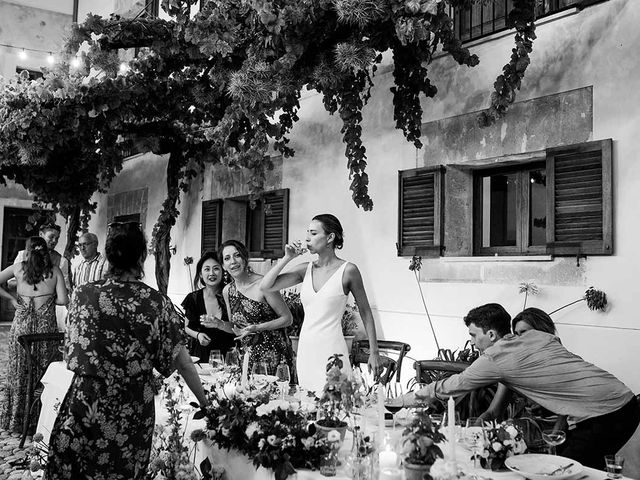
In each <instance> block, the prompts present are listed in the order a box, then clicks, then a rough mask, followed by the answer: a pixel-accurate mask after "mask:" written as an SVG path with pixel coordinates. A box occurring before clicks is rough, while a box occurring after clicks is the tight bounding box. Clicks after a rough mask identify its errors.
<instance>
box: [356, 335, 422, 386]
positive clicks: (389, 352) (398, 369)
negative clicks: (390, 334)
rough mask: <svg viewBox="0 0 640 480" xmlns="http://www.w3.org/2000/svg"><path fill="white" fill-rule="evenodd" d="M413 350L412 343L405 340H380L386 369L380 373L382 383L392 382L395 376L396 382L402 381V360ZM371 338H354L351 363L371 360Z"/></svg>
mask: <svg viewBox="0 0 640 480" xmlns="http://www.w3.org/2000/svg"><path fill="white" fill-rule="evenodd" d="M410 350H411V345H409V344H408V343H404V342H396V341H392V340H378V351H379V352H380V362H381V364H382V367H383V368H384V370H383V371H382V374H381V375H380V381H381V382H382V383H388V382H390V381H391V380H392V379H393V378H394V377H395V380H396V382H399V381H400V374H401V373H402V361H403V360H404V357H405V355H406V354H407V352H409V351H410ZM369 352H370V347H369V340H354V342H353V347H352V349H351V363H352V364H353V365H358V364H361V363H364V364H366V363H367V362H368V360H369Z"/></svg>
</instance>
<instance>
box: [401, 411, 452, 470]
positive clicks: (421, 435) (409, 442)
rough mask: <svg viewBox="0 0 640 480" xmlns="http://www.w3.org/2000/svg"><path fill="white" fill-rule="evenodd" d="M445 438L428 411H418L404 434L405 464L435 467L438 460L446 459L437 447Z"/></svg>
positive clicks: (403, 451)
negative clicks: (434, 464)
mask: <svg viewBox="0 0 640 480" xmlns="http://www.w3.org/2000/svg"><path fill="white" fill-rule="evenodd" d="M444 439H445V436H444V435H443V434H442V433H440V427H439V426H438V425H436V424H435V423H433V422H432V421H431V417H429V414H428V413H427V410H426V409H422V408H421V409H417V410H416V412H415V416H414V417H413V420H412V421H411V423H410V424H409V425H408V426H407V427H406V428H405V429H404V431H403V432H402V454H403V455H404V461H405V463H410V464H414V465H429V466H430V465H433V463H434V462H435V461H436V459H438V458H444V456H443V454H442V450H440V447H438V445H436V444H437V443H439V442H442V441H443V440H444Z"/></svg>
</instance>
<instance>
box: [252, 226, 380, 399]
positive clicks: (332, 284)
mask: <svg viewBox="0 0 640 480" xmlns="http://www.w3.org/2000/svg"><path fill="white" fill-rule="evenodd" d="M343 244H344V234H343V231H342V225H341V224H340V221H339V220H338V219H337V218H336V217H335V216H333V215H331V214H322V215H316V216H315V217H313V219H312V220H311V223H310V224H309V229H308V230H307V238H306V247H307V249H308V250H309V253H313V254H317V255H318V258H317V260H315V261H313V262H307V263H301V264H299V265H296V266H295V267H293V269H292V270H291V271H289V272H287V273H281V272H282V270H283V269H284V267H285V266H286V265H287V264H288V263H289V262H290V261H291V260H293V259H294V258H295V257H297V256H298V255H301V254H302V253H303V249H302V245H299V244H287V245H285V247H284V250H285V254H284V257H283V258H281V259H280V260H279V261H278V263H276V265H275V266H274V267H273V268H272V269H271V270H270V271H269V272H268V273H267V274H266V275H265V276H264V279H263V280H262V283H261V288H262V290H263V291H264V292H274V291H278V290H282V289H283V288H288V287H292V286H294V285H297V284H299V283H302V289H301V290H300V299H301V300H302V305H303V306H304V322H303V324H302V330H301V331H300V340H299V343H298V357H297V361H296V368H297V371H298V381H299V383H300V386H301V387H303V388H306V389H307V390H312V391H315V392H320V391H322V388H323V386H324V384H325V381H326V365H327V360H328V359H329V357H330V356H331V355H334V354H341V355H342V361H343V365H344V366H343V369H344V370H345V372H347V374H348V375H350V373H351V372H350V370H351V366H350V364H349V352H348V351H347V344H346V342H345V340H344V337H343V335H342V325H341V320H342V315H343V314H344V311H345V307H346V305H347V298H348V296H349V294H350V293H351V294H352V295H353V297H354V298H355V301H356V304H357V305H358V310H359V312H360V316H361V317H362V322H363V323H364V327H365V330H366V331H367V337H368V339H369V345H370V346H371V350H370V355H369V361H368V363H369V370H370V371H372V372H373V374H374V377H376V378H377V377H378V375H379V373H380V359H379V354H378V338H377V336H376V327H375V323H374V321H373V316H372V314H371V308H370V306H369V300H368V298H367V293H366V292H365V289H364V285H363V283H362V276H361V275H360V270H358V267H356V266H355V265H354V264H353V263H350V262H347V261H345V260H343V259H341V258H339V257H338V256H337V255H336V250H339V249H341V248H342V245H343Z"/></svg>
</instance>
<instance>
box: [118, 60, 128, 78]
mask: <svg viewBox="0 0 640 480" xmlns="http://www.w3.org/2000/svg"><path fill="white" fill-rule="evenodd" d="M128 71H129V65H128V64H127V63H126V62H122V63H121V64H120V73H122V74H123V75H124V74H125V73H127V72H128Z"/></svg>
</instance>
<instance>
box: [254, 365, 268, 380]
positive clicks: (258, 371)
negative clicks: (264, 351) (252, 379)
mask: <svg viewBox="0 0 640 480" xmlns="http://www.w3.org/2000/svg"><path fill="white" fill-rule="evenodd" d="M267 372H268V368H267V364H266V362H254V363H253V365H252V367H251V375H253V376H257V375H262V376H264V377H266V376H267V375H268V373H267Z"/></svg>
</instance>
